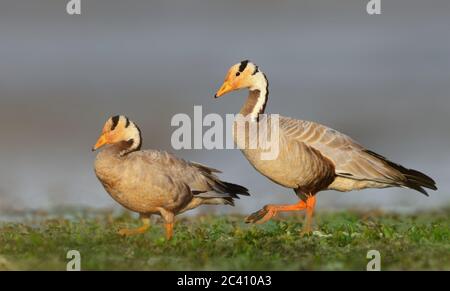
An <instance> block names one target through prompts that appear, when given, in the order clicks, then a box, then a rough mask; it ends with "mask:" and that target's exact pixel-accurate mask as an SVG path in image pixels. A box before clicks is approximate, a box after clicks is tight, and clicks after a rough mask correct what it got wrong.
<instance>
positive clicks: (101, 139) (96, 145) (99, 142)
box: [92, 134, 108, 151]
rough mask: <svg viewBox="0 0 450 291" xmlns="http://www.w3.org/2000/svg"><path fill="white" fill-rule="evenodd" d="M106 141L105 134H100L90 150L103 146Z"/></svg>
mask: <svg viewBox="0 0 450 291" xmlns="http://www.w3.org/2000/svg"><path fill="white" fill-rule="evenodd" d="M107 143H108V139H107V138H106V134H102V135H101V136H100V137H99V138H98V140H97V142H96V143H95V145H94V147H93V148H92V151H95V150H97V149H99V148H100V147H102V146H104V145H105V144H107Z"/></svg>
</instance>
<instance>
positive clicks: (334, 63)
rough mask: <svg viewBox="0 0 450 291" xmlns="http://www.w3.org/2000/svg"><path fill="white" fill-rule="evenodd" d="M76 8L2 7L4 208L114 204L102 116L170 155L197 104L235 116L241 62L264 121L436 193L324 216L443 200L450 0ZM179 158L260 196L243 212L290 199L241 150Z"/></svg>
mask: <svg viewBox="0 0 450 291" xmlns="http://www.w3.org/2000/svg"><path fill="white" fill-rule="evenodd" d="M335 2H336V1H335ZM82 5H83V8H82V13H83V14H82V15H81V16H69V15H67V14H66V13H65V1H44V0H36V1H24V0H14V1H13V0H5V1H2V3H1V4H0V37H1V41H0V100H1V106H0V133H1V135H2V139H1V140H2V141H1V143H0V150H1V152H2V155H1V157H2V163H1V164H0V209H3V210H4V211H5V210H10V209H21V208H33V209H37V208H48V207H53V206H56V205H86V206H91V207H112V206H115V203H114V202H113V201H112V200H111V199H110V198H109V196H108V195H107V194H106V193H105V192H104V190H103V189H102V187H101V186H100V184H99V183H98V181H97V180H96V177H95V175H94V173H93V170H92V166H93V159H94V154H92V153H91V152H90V147H91V145H92V144H93V143H94V142H95V139H96V138H97V135H98V133H99V131H100V129H101V127H102V126H103V122H104V121H105V120H106V118H107V117H108V116H110V115H112V114H116V113H123V114H127V115H128V116H130V117H131V118H132V119H134V120H135V121H136V122H137V123H138V124H139V125H140V127H141V128H142V130H143V136H144V147H147V148H160V149H165V150H169V151H171V147H170V136H171V132H172V130H173V128H171V127H170V119H171V117H172V116H173V115H174V114H175V113H180V112H185V113H188V114H190V115H192V114H193V105H203V106H204V108H203V111H204V112H205V114H206V113H209V112H217V113H220V114H225V113H235V112H238V111H239V108H240V106H241V105H242V103H243V102H244V98H245V96H246V95H245V93H244V92H238V93H234V94H231V95H230V96H227V97H225V98H223V99H220V100H218V101H214V100H213V99H212V96H213V94H214V92H215V90H216V89H217V88H218V86H220V84H221V82H222V80H223V77H224V75H225V73H226V70H227V69H228V67H229V66H231V65H232V64H234V63H237V62H239V61H240V60H242V59H245V58H250V59H251V60H253V61H254V62H255V63H257V64H258V65H260V67H261V69H262V70H263V71H264V72H265V73H266V74H267V76H268V78H269V81H270V92H271V94H270V97H269V104H268V107H267V109H268V111H269V112H271V113H280V114H282V115H285V116H292V117H296V118H301V119H308V120H314V121H318V122H321V123H324V124H327V125H329V126H332V127H334V128H335V129H338V130H340V131H343V132H345V133H347V134H349V135H351V136H352V137H354V138H355V139H357V140H358V141H360V142H361V143H363V144H365V145H366V146H367V147H369V148H371V149H373V150H375V151H377V152H379V153H380V154H383V155H385V156H387V157H390V158H392V159H393V160H394V161H396V162H399V163H402V164H404V165H405V166H407V167H412V168H417V169H419V170H422V171H424V172H426V173H428V174H429V175H431V176H432V177H434V178H435V179H436V181H437V184H438V187H439V191H437V192H434V193H431V197H429V198H427V197H424V196H422V195H420V194H418V193H415V192H413V191H409V190H404V189H386V190H373V191H372V190H367V191H361V192H352V193H337V192H331V191H330V192H324V193H322V194H320V195H319V202H318V205H319V207H324V208H342V207H380V208H382V209H390V210H409V209H425V208H434V207H439V206H442V205H448V204H449V201H450V194H449V192H448V191H447V188H448V186H450V182H449V181H450V173H449V172H450V171H449V169H450V166H449V163H450V156H449V152H448V149H449V148H450V147H449V146H450V134H449V133H450V129H449V126H448V125H449V122H450V98H449V92H450V90H449V89H450V85H449V83H450V82H449V80H450V53H449V52H450V37H449V31H450V18H449V17H448V16H449V13H450V2H449V1H446V0H432V1H426V2H425V1H418V0H414V1H407V0H398V1H394V2H392V1H382V15H379V16H369V15H367V14H366V12H365V1H359V0H358V1H357V0H352V1H350V0H346V1H339V2H336V3H334V2H333V1H324V0H320V1H317V0H315V1H277V2H276V3H275V2H273V1H256V0H247V1H234V0H233V1H181V0H178V1H144V0H139V1H137V0H133V1H112V0H108V1H106V0H96V1H83V0H82ZM176 154H177V155H179V156H181V157H183V158H186V159H191V160H196V161H198V162H202V163H205V164H208V165H210V166H212V167H216V168H219V169H222V170H223V171H224V174H223V175H222V177H223V178H224V179H226V180H229V181H233V182H235V183H240V184H243V185H246V186H247V187H249V188H250V190H251V192H252V193H253V196H252V197H251V198H244V199H242V200H241V201H239V203H238V205H237V207H236V208H234V209H232V210H231V211H233V212H244V213H248V212H250V211H253V210H255V209H258V208H260V207H261V206H262V205H264V204H265V203H269V202H293V201H295V199H296V198H295V196H294V195H293V191H292V190H290V189H284V188H282V187H280V186H277V185H275V184H273V183H272V182H270V181H269V180H267V179H266V178H264V177H262V176H261V175H260V174H258V173H257V172H255V171H254V169H253V168H252V167H251V166H250V165H249V164H248V162H247V161H246V160H245V159H244V157H243V156H242V155H241V153H239V151H237V150H234V151H233V150H221V151H219V150H213V151H206V150H192V151H179V152H177V153H176ZM209 209H212V210H211V211H224V210H223V208H209ZM200 211H205V209H203V210H200Z"/></svg>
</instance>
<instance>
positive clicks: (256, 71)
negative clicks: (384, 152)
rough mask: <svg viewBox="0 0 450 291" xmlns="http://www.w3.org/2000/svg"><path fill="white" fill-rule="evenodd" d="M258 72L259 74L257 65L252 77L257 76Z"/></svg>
mask: <svg viewBox="0 0 450 291" xmlns="http://www.w3.org/2000/svg"><path fill="white" fill-rule="evenodd" d="M258 72H259V68H258V66H257V65H255V70H254V71H253V74H252V75H256V73H258Z"/></svg>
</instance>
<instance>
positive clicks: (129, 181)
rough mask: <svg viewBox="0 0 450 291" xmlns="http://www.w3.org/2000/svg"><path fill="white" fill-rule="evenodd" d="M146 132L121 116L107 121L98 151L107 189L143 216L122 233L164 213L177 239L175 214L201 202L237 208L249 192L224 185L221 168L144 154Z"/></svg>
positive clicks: (151, 152)
mask: <svg viewBox="0 0 450 291" xmlns="http://www.w3.org/2000/svg"><path fill="white" fill-rule="evenodd" d="M141 143H142V138H141V131H140V130H139V128H138V126H137V125H136V124H135V123H134V122H133V121H131V120H130V119H128V118H127V117H125V116H123V115H120V116H114V117H111V118H109V119H108V121H107V122H106V124H105V125H104V127H103V130H102V133H101V135H100V137H99V139H98V141H97V143H96V144H95V145H94V147H93V150H96V149H99V148H100V147H102V146H104V145H108V146H106V147H105V148H104V149H103V150H102V151H101V152H100V153H99V154H98V155H97V157H96V160H95V173H96V175H97V177H98V179H99V180H100V182H101V183H102V184H103V186H104V188H105V190H106V191H107V192H108V193H109V194H110V195H111V197H112V198H113V199H114V200H116V201H117V202H118V203H119V204H121V205H122V206H124V207H125V208H127V209H129V210H131V211H134V212H137V213H139V214H140V216H141V219H142V222H143V225H142V226H141V227H139V228H136V229H121V230H120V231H119V234H121V235H133V234H138V233H143V232H145V231H146V230H147V229H148V227H149V223H150V219H149V218H150V215H152V214H159V215H161V217H162V218H163V220H164V222H165V228H166V236H167V238H168V239H170V238H171V237H172V233H173V223H174V216H175V215H176V214H179V213H182V212H185V211H187V210H190V209H193V208H196V207H197V206H199V205H202V204H228V205H234V202H233V199H234V198H238V194H241V195H249V194H248V191H247V189H246V188H244V187H242V186H239V185H235V184H232V183H228V182H224V181H221V180H220V179H219V178H218V177H217V176H216V175H215V173H219V171H218V170H215V169H212V168H209V167H206V166H204V165H201V164H197V163H194V162H189V161H185V160H182V159H179V158H177V157H175V156H173V155H171V154H169V153H166V152H161V151H156V150H140V148H141Z"/></svg>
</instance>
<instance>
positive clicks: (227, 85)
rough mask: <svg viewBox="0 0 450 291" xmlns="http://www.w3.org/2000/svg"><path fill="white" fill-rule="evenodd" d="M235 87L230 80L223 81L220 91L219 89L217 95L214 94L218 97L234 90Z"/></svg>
mask: <svg viewBox="0 0 450 291" xmlns="http://www.w3.org/2000/svg"><path fill="white" fill-rule="evenodd" d="M233 90H234V87H233V86H232V85H230V83H229V82H228V81H225V82H223V84H222V87H220V89H219V91H217V93H216V95H214V98H218V97H220V96H222V95H224V94H226V93H228V92H230V91H233Z"/></svg>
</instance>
